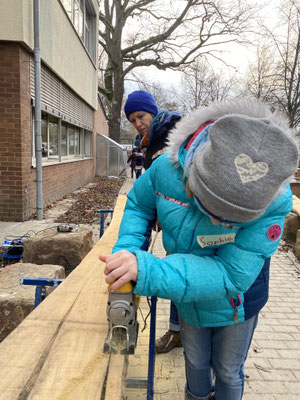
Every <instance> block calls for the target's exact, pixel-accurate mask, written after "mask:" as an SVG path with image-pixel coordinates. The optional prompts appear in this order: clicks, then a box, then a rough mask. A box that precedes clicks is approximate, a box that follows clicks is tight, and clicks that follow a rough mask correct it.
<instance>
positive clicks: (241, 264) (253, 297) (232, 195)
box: [99, 99, 298, 400]
mask: <svg viewBox="0 0 300 400" xmlns="http://www.w3.org/2000/svg"><path fill="white" fill-rule="evenodd" d="M290 133H291V132H290V129H289V125H288V121H287V120H285V119H284V118H283V117H282V116H280V115H279V114H277V113H272V112H271V111H270V109H269V108H268V107H267V106H266V105H264V104H262V103H260V102H258V101H257V100H250V99H240V100H238V101H229V102H226V103H216V104H213V105H211V106H208V107H203V108H201V109H199V110H196V111H194V112H192V113H191V115H190V116H188V117H186V118H184V119H182V120H181V121H180V122H179V123H178V124H177V127H176V129H175V130H174V131H172V133H171V134H170V136H169V141H170V147H169V151H170V152H169V154H164V155H163V156H161V157H159V158H158V159H157V160H156V161H155V162H154V163H153V165H152V167H151V168H149V169H148V170H147V171H146V172H145V173H144V174H143V175H142V176H141V178H140V179H138V180H137V181H136V182H135V184H134V186H133V188H132V190H131V191H130V192H129V194H128V199H127V204H126V207H125V211H124V216H123V219H122V222H121V226H120V230H119V238H118V241H117V243H116V244H115V246H114V248H113V254H110V255H105V254H102V255H100V257H99V258H100V260H101V261H103V262H105V263H106V266H105V269H104V273H105V275H106V283H108V284H110V283H113V282H114V283H113V284H112V286H111V290H112V291H116V290H117V289H118V288H119V287H121V286H122V285H124V284H125V283H126V282H129V281H133V282H135V284H134V289H133V290H134V293H135V294H137V295H142V296H157V297H160V298H166V299H172V300H173V301H174V303H175V304H176V306H177V309H178V311H179V315H180V328H181V338H182V342H183V347H184V356H185V369H186V388H185V399H186V400H209V399H215V400H241V399H242V397H243V390H244V377H245V372H244V364H245V360H246V358H247V354H248V350H249V347H250V345H251V341H252V337H253V334H254V330H255V328H256V326H257V323H258V314H259V312H260V310H261V309H262V308H263V306H264V305H265V304H266V302H267V300H268V290H269V262H268V261H269V259H270V257H271V256H272V254H274V252H275V251H276V249H277V247H278V245H279V241H280V238H281V235H282V230H283V226H284V220H285V217H286V215H288V214H289V212H290V211H291V209H292V205H293V200H292V192H291V189H290V187H289V184H288V182H289V180H290V179H291V178H292V177H293V175H294V173H295V171H296V170H297V165H298V146H297V144H296V142H295V141H294V140H293V138H292V137H291V135H290ZM156 214H157V216H158V218H159V221H160V223H161V226H162V233H163V244H164V247H165V249H166V252H167V256H166V257H164V258H161V259H159V258H157V257H155V256H154V255H153V254H150V253H148V252H146V251H142V250H140V248H141V244H142V243H143V241H144V239H145V238H144V233H145V231H146V230H147V225H148V222H149V221H151V220H153V218H154V216H156ZM133 227H134V228H133ZM212 371H213V372H214V373H215V386H214V387H213V384H212Z"/></svg>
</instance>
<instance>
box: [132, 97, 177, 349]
mask: <svg viewBox="0 0 300 400" xmlns="http://www.w3.org/2000/svg"><path fill="white" fill-rule="evenodd" d="M124 111H125V114H126V117H127V119H128V120H129V121H130V122H131V123H132V124H133V126H134V128H135V129H136V131H137V132H138V135H137V136H136V141H137V140H139V146H140V147H141V148H143V149H144V150H145V161H144V168H145V170H147V169H148V168H149V167H150V166H151V164H152V162H153V161H154V160H155V159H156V158H157V157H159V156H160V155H162V154H163V153H164V152H165V147H166V143H167V138H168V134H169V132H170V130H171V129H173V128H174V127H175V124H176V123H177V122H178V121H179V120H180V118H181V115H180V114H179V113H178V112H172V111H168V110H159V109H158V107H157V104H156V102H155V100H154V98H153V96H152V95H151V93H149V92H146V91H144V90H136V91H134V92H132V93H130V94H129V96H128V98H127V101H126V103H125V106H124ZM135 143H137V142H135ZM150 236H151V229H149V232H148V237H150ZM143 248H144V249H145V246H144V247H143ZM181 346H182V343H181V339H180V328H179V319H178V312H177V309H176V306H175V305H174V303H173V302H171V304H170V323H169V330H168V331H167V332H166V333H165V334H164V335H163V336H162V337H161V338H159V339H158V340H157V341H156V345H155V347H156V353H167V352H169V351H170V350H172V349H173V348H174V347H181Z"/></svg>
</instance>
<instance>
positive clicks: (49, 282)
mask: <svg viewBox="0 0 300 400" xmlns="http://www.w3.org/2000/svg"><path fill="white" fill-rule="evenodd" d="M62 282H63V279H56V278H21V280H20V284H21V285H35V286H36V290H35V301H34V307H33V308H36V307H37V306H38V305H39V304H40V303H41V301H43V300H44V299H45V297H46V293H45V291H46V286H54V287H56V286H58V285H60V284H61V283H62Z"/></svg>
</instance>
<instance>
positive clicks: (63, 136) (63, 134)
mask: <svg viewBox="0 0 300 400" xmlns="http://www.w3.org/2000/svg"><path fill="white" fill-rule="evenodd" d="M67 148H68V146H67V124H66V123H65V122H62V123H61V128H60V154H61V156H62V157H64V156H67V155H68V152H67Z"/></svg>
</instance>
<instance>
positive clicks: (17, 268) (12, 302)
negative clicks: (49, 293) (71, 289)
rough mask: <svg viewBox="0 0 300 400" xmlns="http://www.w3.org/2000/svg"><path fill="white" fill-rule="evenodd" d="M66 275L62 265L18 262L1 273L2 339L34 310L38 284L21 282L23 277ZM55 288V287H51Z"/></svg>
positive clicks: (0, 325) (60, 276) (59, 276)
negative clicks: (23, 283)
mask: <svg viewBox="0 0 300 400" xmlns="http://www.w3.org/2000/svg"><path fill="white" fill-rule="evenodd" d="M24 277H27V278H59V279H63V278H64V277H65V271H64V268H63V267H62V266H60V265H47V264H46V265H35V264H31V263H16V264H12V265H8V266H6V267H5V268H4V269H3V270H2V272H1V273H0V341H2V340H3V339H4V338H5V337H6V336H7V335H8V334H9V333H10V332H11V331H13V330H14V329H15V328H16V327H17V326H18V325H19V324H20V323H21V322H22V321H23V319H24V318H25V317H26V316H27V315H28V314H29V313H30V312H31V311H32V310H33V306H34V300H35V289H36V286H25V285H21V284H20V279H21V278H24ZM51 289H53V288H51Z"/></svg>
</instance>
